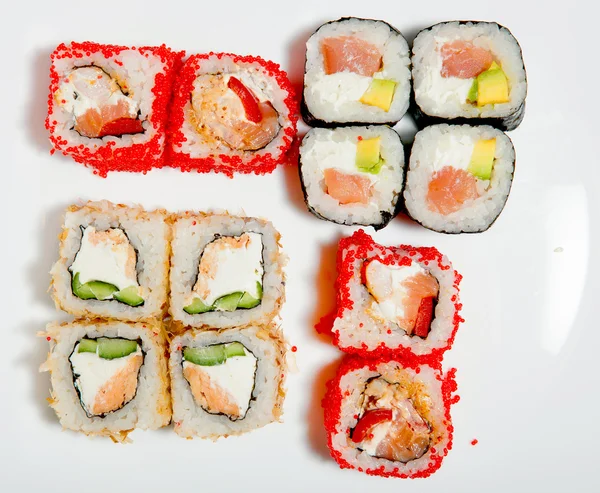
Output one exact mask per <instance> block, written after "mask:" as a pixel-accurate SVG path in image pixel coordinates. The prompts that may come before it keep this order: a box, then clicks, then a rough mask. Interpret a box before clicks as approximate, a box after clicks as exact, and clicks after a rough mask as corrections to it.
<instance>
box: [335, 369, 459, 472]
mask: <svg viewBox="0 0 600 493" xmlns="http://www.w3.org/2000/svg"><path fill="white" fill-rule="evenodd" d="M379 376H382V377H383V378H384V379H385V380H387V381H388V382H391V383H395V382H398V383H401V384H402V385H403V386H404V387H405V388H409V387H416V388H418V391H417V395H419V397H420V399H419V402H420V403H421V404H422V405H423V406H424V407H426V408H427V413H426V414H425V415H424V416H423V418H425V419H426V421H427V422H428V423H429V425H430V427H431V430H432V433H431V437H432V442H431V446H430V448H429V449H428V450H427V452H426V453H425V454H424V455H423V456H421V457H420V458H418V459H415V460H412V461H410V462H408V463H402V462H398V461H391V460H388V459H381V458H378V457H373V456H371V455H369V454H368V453H367V452H366V451H364V450H359V449H358V448H357V446H356V445H357V444H356V443H354V442H353V441H352V439H351V438H350V436H349V434H348V430H349V429H353V428H354V427H355V426H356V424H357V421H358V420H357V416H358V415H359V414H360V410H361V398H362V394H363V392H364V391H365V386H366V384H367V382H368V380H370V379H371V378H376V377H379ZM399 377H400V378H399ZM340 391H341V395H342V396H343V397H342V404H341V413H340V421H339V423H337V425H336V427H335V431H334V433H333V434H332V436H331V437H330V440H331V447H332V449H333V450H335V451H337V452H339V453H340V454H341V458H342V459H344V460H346V461H347V462H348V463H350V464H351V465H353V466H354V467H355V468H362V470H364V471H366V470H367V469H369V470H374V469H378V468H380V467H382V466H383V470H384V472H388V473H394V474H395V475H400V474H407V475H414V474H416V473H417V472H419V471H423V470H425V469H427V468H428V467H429V463H430V461H431V456H432V454H433V452H432V448H433V449H435V451H436V452H435V453H436V454H437V455H439V456H444V455H445V454H446V452H444V450H445V449H446V451H447V447H448V444H449V441H450V434H449V431H448V423H447V422H446V416H445V408H444V398H443V393H442V381H441V375H440V374H439V373H438V372H436V371H435V370H434V369H433V368H431V367H430V366H427V365H423V366H420V367H419V373H417V372H416V371H415V370H413V369H411V368H403V367H402V366H401V365H400V363H397V362H394V361H391V362H385V363H380V364H378V365H377V368H376V371H374V370H371V369H369V367H368V366H365V367H363V368H360V369H358V370H355V371H351V372H348V373H347V374H345V375H344V376H343V377H342V378H341V381H340Z"/></svg>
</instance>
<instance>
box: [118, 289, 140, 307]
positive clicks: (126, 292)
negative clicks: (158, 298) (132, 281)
mask: <svg viewBox="0 0 600 493" xmlns="http://www.w3.org/2000/svg"><path fill="white" fill-rule="evenodd" d="M113 298H114V299H115V300H117V301H120V302H121V303H125V304H126V305H129V306H140V305H143V304H144V298H142V297H141V296H140V295H139V294H138V287H137V286H129V287H127V288H125V289H121V291H117V292H116V293H114V294H113Z"/></svg>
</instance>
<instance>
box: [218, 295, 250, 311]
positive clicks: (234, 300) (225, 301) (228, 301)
mask: <svg viewBox="0 0 600 493" xmlns="http://www.w3.org/2000/svg"><path fill="white" fill-rule="evenodd" d="M243 296H244V293H239V292H238V293H231V294H227V295H225V296H222V297H221V298H219V299H218V300H217V301H215V305H214V306H215V310H220V311H223V312H233V311H235V310H236V309H237V307H238V305H239V303H240V300H241V299H242V297H243Z"/></svg>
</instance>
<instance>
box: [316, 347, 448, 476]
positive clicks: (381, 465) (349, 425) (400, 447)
mask: <svg viewBox="0 0 600 493" xmlns="http://www.w3.org/2000/svg"><path fill="white" fill-rule="evenodd" d="M455 373H456V370H455V369H451V370H449V371H448V372H447V373H446V374H443V373H442V371H441V368H440V367H439V366H429V365H427V364H420V365H419V364H417V363H416V362H415V361H408V362H403V363H400V362H399V361H396V360H393V359H390V358H379V359H375V360H365V359H361V358H358V357H356V356H347V357H346V358H345V359H344V360H343V361H342V364H341V365H340V367H339V369H338V371H337V375H336V376H335V377H334V378H333V379H332V380H330V381H329V382H328V383H327V393H326V395H325V397H324V398H323V401H322V405H323V409H324V415H325V429H326V431H327V436H328V445H329V449H330V452H331V455H332V457H333V458H334V459H335V460H336V462H337V463H338V464H339V465H340V467H341V468H342V469H345V468H348V469H358V470H359V471H360V472H365V473H367V474H371V475H373V476H385V477H397V478H425V477H427V476H430V475H431V474H433V473H434V472H435V471H437V470H438V469H439V468H440V466H441V465H442V460H443V459H444V457H445V456H446V455H447V454H448V451H449V450H450V449H451V448H452V434H453V431H454V428H453V426H452V421H451V419H450V406H451V405H452V404H454V403H456V402H458V400H459V397H458V395H454V393H455V392H456V390H457V385H456V381H455V378H454V377H455Z"/></svg>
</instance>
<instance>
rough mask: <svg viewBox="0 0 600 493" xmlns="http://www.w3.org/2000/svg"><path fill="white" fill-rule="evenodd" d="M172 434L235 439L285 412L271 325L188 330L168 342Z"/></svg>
mask: <svg viewBox="0 0 600 493" xmlns="http://www.w3.org/2000/svg"><path fill="white" fill-rule="evenodd" d="M169 369H170V373H171V386H172V393H173V421H174V423H175V432H176V433H177V434H178V435H180V436H182V437H185V438H193V437H200V438H212V439H216V438H218V437H227V436H229V435H239V434H242V433H245V432H248V431H252V430H255V429H257V428H260V427H263V426H265V425H267V424H269V423H272V422H274V421H278V420H279V419H280V417H281V414H282V413H283V399H284V397H285V391H284V389H283V384H284V378H285V371H286V368H285V345H284V342H283V340H282V339H281V338H280V336H279V335H278V332H277V330H275V329H274V328H272V327H260V326H254V325H253V326H250V327H246V328H242V329H239V328H232V329H225V330H218V331H196V332H194V331H187V332H185V333H183V334H182V335H178V336H176V337H175V338H174V339H173V340H172V342H171V348H170V358H169Z"/></svg>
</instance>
